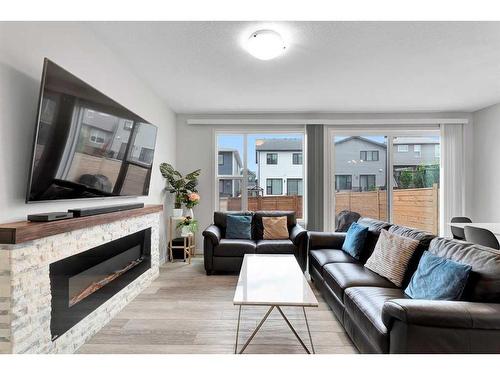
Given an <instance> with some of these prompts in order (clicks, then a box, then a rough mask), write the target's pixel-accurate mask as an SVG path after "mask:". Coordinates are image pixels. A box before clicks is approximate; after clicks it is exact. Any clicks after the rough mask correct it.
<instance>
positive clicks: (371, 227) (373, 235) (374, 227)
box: [357, 217, 391, 263]
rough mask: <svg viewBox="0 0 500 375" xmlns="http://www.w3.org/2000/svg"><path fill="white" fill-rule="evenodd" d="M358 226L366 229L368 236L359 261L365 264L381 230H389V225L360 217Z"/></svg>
mask: <svg viewBox="0 0 500 375" xmlns="http://www.w3.org/2000/svg"><path fill="white" fill-rule="evenodd" d="M357 222H358V224H361V225H363V226H365V227H368V234H367V235H366V240H365V246H364V249H363V252H362V253H361V257H360V261H361V262H363V263H365V262H366V260H367V259H368V258H369V257H370V255H372V252H373V249H375V245H376V244H377V241H378V237H379V236H380V231H381V230H382V229H389V228H390V226H391V224H390V223H388V222H385V221H381V220H377V219H371V218H369V217H362V218H361V219H359V220H358V221H357Z"/></svg>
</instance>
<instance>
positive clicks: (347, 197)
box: [224, 185, 439, 234]
mask: <svg viewBox="0 0 500 375" xmlns="http://www.w3.org/2000/svg"><path fill="white" fill-rule="evenodd" d="M226 199H227V208H226V206H225V204H224V209H227V210H229V211H239V210H241V198H226ZM224 203H226V202H224ZM248 209H249V210H250V211H260V210H268V211H276V210H280V211H295V212H297V218H302V197H301V196H297V195H291V196H286V195H284V196H281V195H280V196H265V197H249V198H248ZM342 210H349V211H355V212H357V213H359V214H360V215H361V216H367V217H372V218H374V219H380V220H387V218H388V214H387V191H382V190H378V191H366V192H352V191H347V192H337V193H335V214H338V213H339V212H340V211H342ZM392 216H393V217H392V222H393V223H395V224H399V225H404V226H408V227H412V228H418V229H422V230H426V231H428V232H431V233H434V234H437V233H438V231H439V189H438V187H437V185H434V186H433V187H432V188H425V189H401V190H398V189H395V190H394V192H393V205H392Z"/></svg>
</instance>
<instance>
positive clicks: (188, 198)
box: [183, 192, 200, 208]
mask: <svg viewBox="0 0 500 375" xmlns="http://www.w3.org/2000/svg"><path fill="white" fill-rule="evenodd" d="M183 203H184V204H185V205H186V207H187V208H193V207H194V206H196V205H197V204H198V203H200V195H199V194H198V193H195V192H193V193H189V194H186V195H185V196H184V202H183Z"/></svg>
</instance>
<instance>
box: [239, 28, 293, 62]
mask: <svg viewBox="0 0 500 375" xmlns="http://www.w3.org/2000/svg"><path fill="white" fill-rule="evenodd" d="M285 49H286V45H285V41H284V40H283V37H282V36H281V35H280V34H278V33H277V32H276V31H274V30H259V31H256V32H254V33H252V35H250V37H249V38H248V40H247V43H246V50H247V51H248V53H250V54H251V55H252V56H254V57H256V58H258V59H260V60H271V59H274V58H275V57H278V56H279V55H281V54H282V53H283V52H284V51H285Z"/></svg>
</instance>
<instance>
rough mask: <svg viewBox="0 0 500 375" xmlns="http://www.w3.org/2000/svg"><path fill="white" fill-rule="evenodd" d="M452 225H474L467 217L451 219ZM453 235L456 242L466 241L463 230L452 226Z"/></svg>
mask: <svg viewBox="0 0 500 375" xmlns="http://www.w3.org/2000/svg"><path fill="white" fill-rule="evenodd" d="M451 222H452V223H472V220H471V219H470V218H468V217H465V216H455V217H452V218H451ZM451 234H453V238H454V239H456V240H462V241H464V240H465V233H464V229H463V228H458V227H454V226H453V225H452V226H451Z"/></svg>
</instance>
